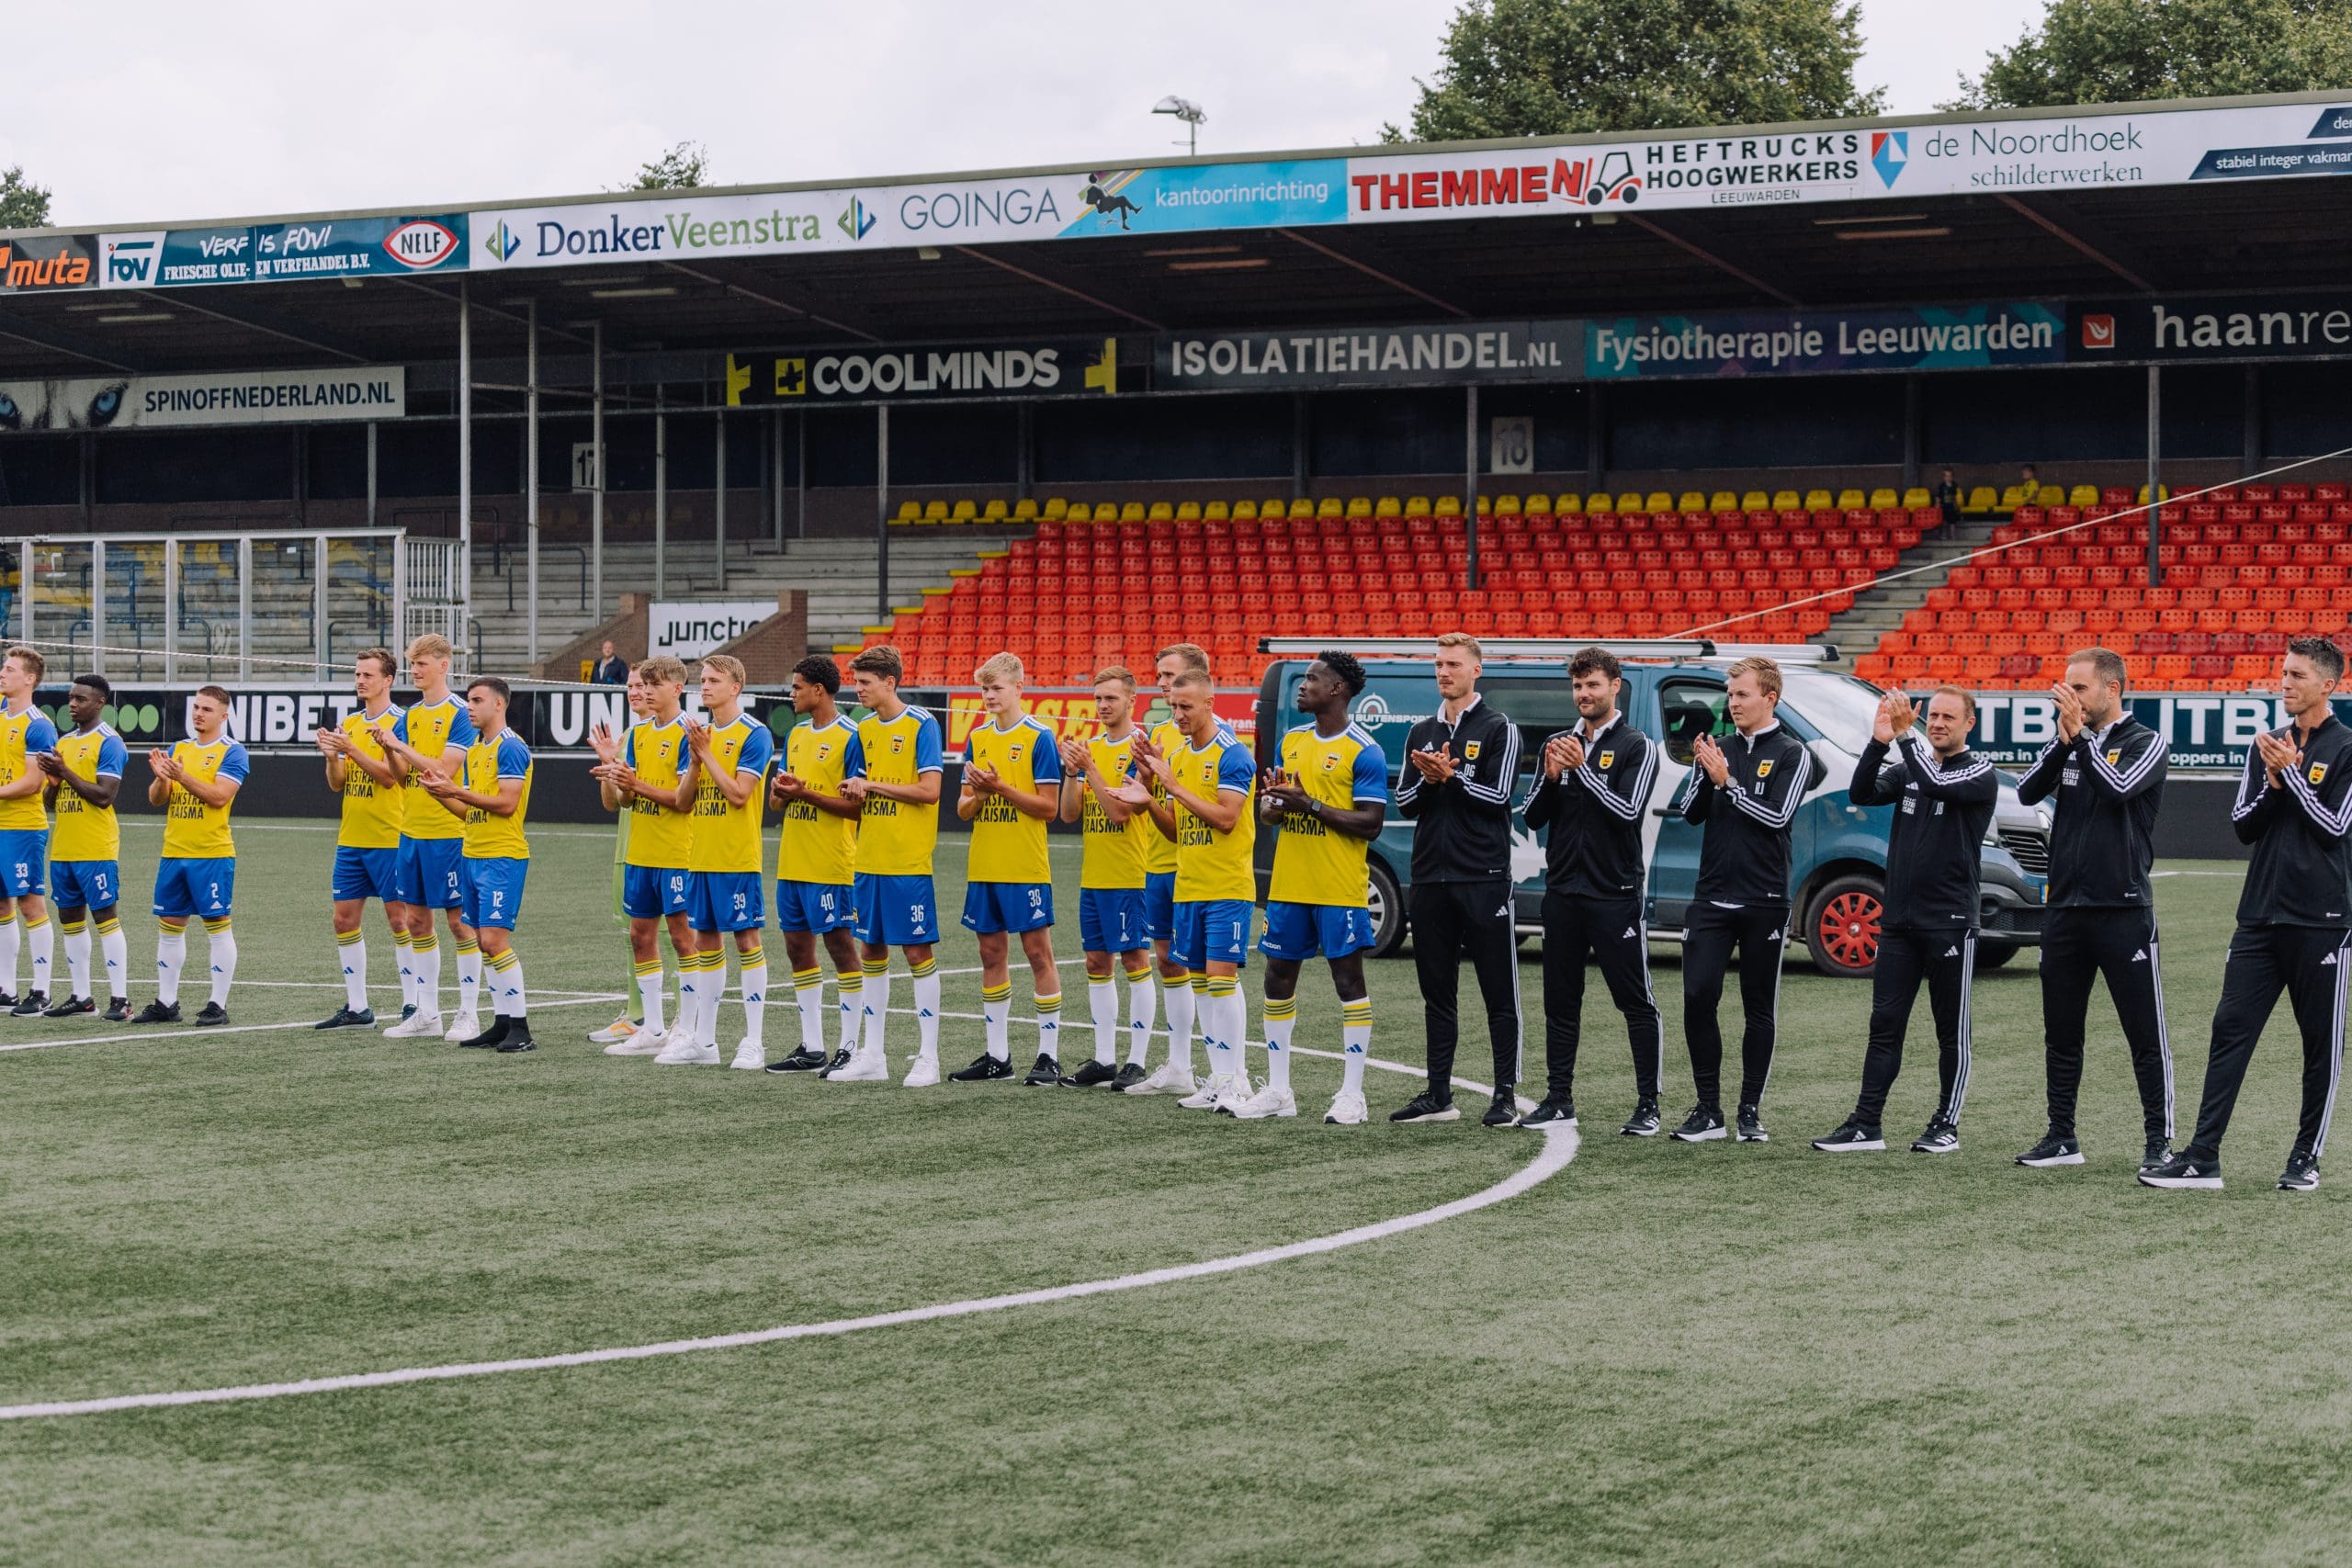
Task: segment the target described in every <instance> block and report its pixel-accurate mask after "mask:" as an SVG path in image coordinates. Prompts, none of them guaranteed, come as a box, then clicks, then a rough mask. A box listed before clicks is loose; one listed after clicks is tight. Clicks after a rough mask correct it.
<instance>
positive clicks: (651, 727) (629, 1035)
mask: <svg viewBox="0 0 2352 1568" xmlns="http://www.w3.org/2000/svg"><path fill="white" fill-rule="evenodd" d="M628 688H629V706H630V708H631V709H632V710H633V711H635V712H636V714H637V716H638V722H636V723H635V724H632V725H630V726H629V728H628V733H627V734H625V735H624V736H622V737H621V739H620V740H619V741H618V742H617V743H616V742H615V741H614V739H613V738H612V735H611V733H610V732H609V731H605V730H603V729H602V728H601V727H599V729H598V731H597V732H596V733H593V734H591V735H590V737H589V741H590V743H591V744H592V745H594V747H595V749H596V755H597V756H598V757H599V758H600V759H602V761H599V763H598V764H597V766H596V767H595V768H594V770H592V771H593V772H594V774H595V776H596V781H597V786H598V792H599V794H600V795H602V796H603V798H604V803H605V810H607V811H627V812H628V844H627V846H626V847H624V848H623V850H622V851H621V859H622V869H621V913H622V914H623V915H625V916H627V917H628V947H629V960H630V964H631V966H632V969H633V971H634V974H635V976H636V983H637V995H638V1002H639V1006H640V1007H641V1008H643V1010H644V1013H645V1023H644V1026H643V1027H642V1028H632V1029H629V1030H628V1031H627V1032H624V1033H623V1034H622V1035H621V1037H620V1038H619V1039H616V1040H607V1041H606V1042H605V1055H607V1056H651V1055H657V1054H659V1053H660V1052H661V1050H662V1047H663V1046H665V1045H667V1044H669V1043H670V1032H669V1029H668V1027H667V1026H666V1025H665V1023H664V1021H663V1019H662V992H663V989H664V987H663V985H662V950H661V946H660V942H659V939H660V935H661V928H662V925H663V924H665V923H666V924H667V925H668V927H669V930H670V946H671V949H672V950H673V952H675V953H677V955H678V973H679V975H680V976H684V974H685V972H686V959H687V956H688V955H689V954H691V953H695V952H697V951H699V950H698V948H697V946H696V944H695V934H694V931H693V930H692V929H691V928H690V927H688V925H687V924H686V852H687V850H688V849H689V847H690V846H691V844H692V842H693V839H694V815H693V813H692V812H691V811H690V810H689V809H688V805H689V803H688V802H687V801H686V800H685V799H684V796H683V795H681V793H680V789H679V786H680V785H681V784H684V782H685V777H686V760H687V751H686V722H685V719H684V716H683V714H682V713H681V711H680V710H681V707H682V705H683V704H684V700H685V693H686V667H685V666H684V664H682V663H680V662H679V661H678V660H675V659H673V658H671V657H670V656H669V655H667V654H657V655H655V656H654V657H653V658H651V659H646V660H639V662H638V666H637V668H636V669H634V670H632V671H629V676H628ZM697 963H699V960H697ZM627 1021H628V1014H627V1013H626V1012H624V1013H623V1014H622V1015H621V1023H626V1022H627ZM621 1023H616V1024H615V1025H614V1026H613V1027H614V1028H615V1029H619V1028H621ZM589 1038H590V1039H592V1040H593V1039H594V1038H595V1036H594V1035H591V1036H590V1037H589Z"/></svg>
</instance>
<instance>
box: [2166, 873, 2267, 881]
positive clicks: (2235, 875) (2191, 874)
mask: <svg viewBox="0 0 2352 1568" xmlns="http://www.w3.org/2000/svg"><path fill="white" fill-rule="evenodd" d="M2148 876H2149V878H2150V879H2151V880H2154V878H2156V877H2159V876H2232V877H2235V878H2237V879H2238V880H2239V881H2241V882H2243V881H2245V872H2242V871H2152V872H2150V873H2148Z"/></svg>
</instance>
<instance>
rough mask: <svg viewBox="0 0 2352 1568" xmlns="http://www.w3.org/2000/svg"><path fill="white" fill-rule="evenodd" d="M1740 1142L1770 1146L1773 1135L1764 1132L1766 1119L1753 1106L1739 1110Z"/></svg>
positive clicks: (1744, 1106) (1745, 1106)
mask: <svg viewBox="0 0 2352 1568" xmlns="http://www.w3.org/2000/svg"><path fill="white" fill-rule="evenodd" d="M1739 1141H1740V1142H1741V1143H1743V1144H1769V1143H1770V1142H1771V1141H1772V1134H1770V1133H1768V1132H1766V1131H1765V1130H1764V1118H1763V1117H1762V1116H1761V1115H1760V1114H1759V1113H1758V1111H1757V1108H1756V1107H1755V1106H1753V1105H1743V1106H1741V1107H1740V1108H1739Z"/></svg>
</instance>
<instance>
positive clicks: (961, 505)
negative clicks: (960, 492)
mask: <svg viewBox="0 0 2352 1568" xmlns="http://www.w3.org/2000/svg"><path fill="white" fill-rule="evenodd" d="M979 514H980V509H979V508H978V507H977V506H975V505H973V504H972V503H971V502H968V501H959V502H956V508H955V510H954V511H952V512H950V513H948V514H947V520H948V521H949V522H950V523H970V522H973V521H975V520H976V519H977V518H978V516H979Z"/></svg>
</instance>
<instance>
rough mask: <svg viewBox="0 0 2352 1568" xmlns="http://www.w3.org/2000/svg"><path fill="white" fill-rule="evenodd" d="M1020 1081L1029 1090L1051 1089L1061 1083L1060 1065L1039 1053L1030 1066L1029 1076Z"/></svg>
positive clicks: (1043, 1053) (1051, 1058) (1041, 1052)
mask: <svg viewBox="0 0 2352 1568" xmlns="http://www.w3.org/2000/svg"><path fill="white" fill-rule="evenodd" d="M1021 1081H1022V1083H1023V1086H1024V1087H1026V1088H1029V1089H1052V1088H1054V1087H1055V1086H1056V1085H1057V1084H1059V1083H1060V1082H1061V1081H1062V1065H1061V1064H1060V1063H1059V1062H1057V1061H1055V1060H1054V1059H1053V1057H1051V1056H1049V1055H1046V1053H1045V1052H1043V1051H1040V1052H1038V1053H1037V1059H1036V1061H1035V1062H1034V1063H1032V1064H1030V1067H1029V1076H1028V1077H1025V1078H1023V1079H1022V1080H1021Z"/></svg>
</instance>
